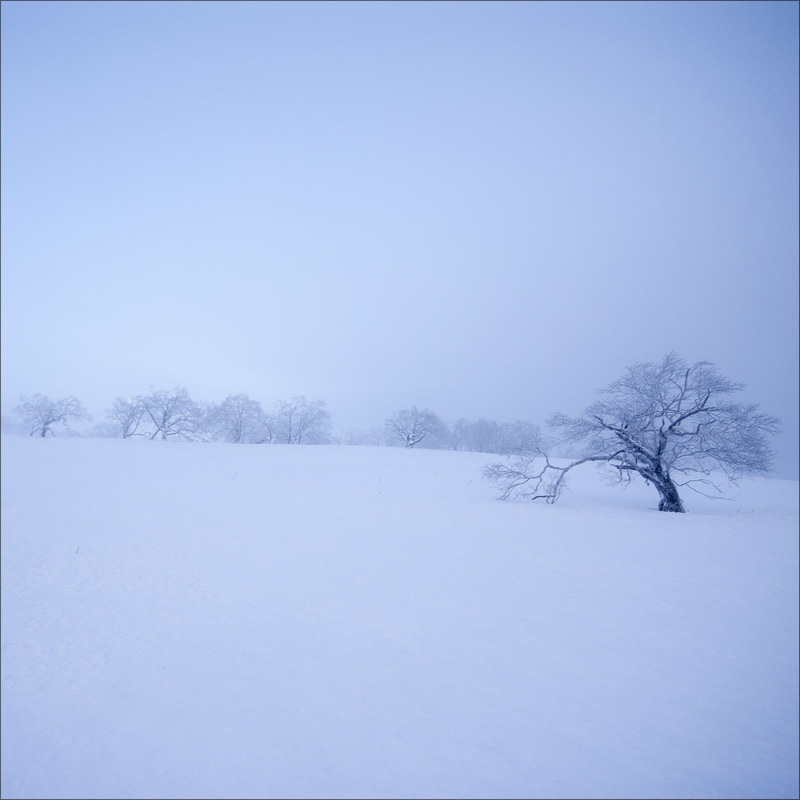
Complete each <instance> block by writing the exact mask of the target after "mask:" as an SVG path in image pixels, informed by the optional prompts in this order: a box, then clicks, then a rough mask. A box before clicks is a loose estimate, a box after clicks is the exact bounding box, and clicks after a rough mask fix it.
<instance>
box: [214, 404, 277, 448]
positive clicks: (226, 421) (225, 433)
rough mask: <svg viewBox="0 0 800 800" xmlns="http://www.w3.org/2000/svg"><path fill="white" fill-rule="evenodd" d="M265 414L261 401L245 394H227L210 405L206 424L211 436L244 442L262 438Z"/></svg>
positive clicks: (239, 442)
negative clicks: (220, 400) (217, 403)
mask: <svg viewBox="0 0 800 800" xmlns="http://www.w3.org/2000/svg"><path fill="white" fill-rule="evenodd" d="M265 419H266V414H265V413H264V409H263V408H261V403H259V402H258V401H257V400H251V399H250V398H249V397H248V396H247V395H246V394H235V395H229V396H228V397H226V398H225V400H224V401H223V402H222V403H220V404H219V405H214V406H211V408H210V409H209V411H208V415H207V422H206V426H207V428H208V430H209V433H210V434H211V435H212V437H214V438H217V439H222V440H223V441H226V442H233V443H236V444H245V443H253V442H259V441H261V440H262V439H263V438H264V422H265Z"/></svg>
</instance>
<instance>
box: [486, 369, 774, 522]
mask: <svg viewBox="0 0 800 800" xmlns="http://www.w3.org/2000/svg"><path fill="white" fill-rule="evenodd" d="M742 388H744V387H743V384H741V383H737V382H735V381H731V380H728V379H727V378H724V377H722V376H721V375H720V374H719V372H718V370H717V368H716V367H714V366H713V365H712V364H711V363H709V362H708V361H699V362H697V363H696V364H693V365H689V364H687V363H686V362H685V361H684V360H683V359H682V358H679V357H678V356H677V355H675V354H674V353H670V354H669V355H667V356H665V357H664V359H663V360H662V361H661V363H660V364H651V363H640V364H635V365H634V366H632V367H629V368H628V371H627V373H626V374H625V375H624V376H623V377H622V378H620V379H619V380H617V381H614V383H612V384H611V385H610V386H609V387H608V388H607V389H605V390H604V391H603V392H602V395H603V399H601V400H598V401H597V402H595V403H594V404H592V405H591V406H589V407H588V408H587V409H586V411H585V412H584V413H583V414H582V415H581V416H579V417H568V416H565V415H563V414H556V415H555V416H553V417H552V418H551V420H550V421H549V423H548V424H549V425H550V426H551V427H552V428H553V430H554V431H556V433H557V435H558V436H557V443H563V444H566V445H580V446H581V448H582V455H581V456H580V457H579V458H577V460H574V461H572V462H571V463H569V464H567V465H566V466H556V465H555V464H553V463H552V462H551V461H550V459H549V457H548V456H547V454H546V453H544V452H543V451H542V450H541V449H540V448H538V447H534V448H533V449H531V450H529V451H527V452H524V453H521V454H519V455H517V456H516V457H515V458H514V459H512V461H511V463H510V464H491V465H489V466H487V467H486V468H485V469H484V476H485V477H486V478H488V479H489V480H491V481H492V482H494V483H495V484H496V485H497V486H498V487H499V488H500V489H501V490H502V493H501V495H500V496H501V497H502V498H504V499H505V498H507V497H510V496H512V495H521V496H524V497H530V498H532V499H534V500H535V499H538V498H542V499H544V500H546V501H547V502H550V503H552V502H555V501H556V500H557V499H558V497H559V495H560V493H561V491H562V489H563V487H564V482H565V480H566V477H567V474H568V473H569V471H570V470H571V469H573V468H574V467H577V466H579V465H580V464H584V463H587V462H599V463H601V464H604V465H608V466H610V467H611V468H612V469H613V471H614V472H613V474H614V475H615V477H616V479H617V480H618V481H629V480H630V479H631V478H632V477H633V476H635V475H639V476H640V477H642V478H644V480H645V481H647V483H648V484H652V485H653V486H654V487H655V489H656V491H657V492H658V495H659V503H658V508H659V510H660V511H676V512H683V511H684V506H683V501H682V499H681V497H680V492H679V489H680V488H681V487H683V486H686V487H688V488H691V489H694V490H695V491H699V492H700V493H702V494H706V495H708V496H720V495H721V491H722V490H721V489H720V488H719V486H717V484H715V483H714V482H713V481H712V478H713V473H714V472H715V471H719V472H720V473H721V474H722V475H724V476H725V477H726V478H727V480H728V481H730V482H731V483H733V484H735V483H737V482H738V480H739V479H740V477H742V476H744V475H751V474H764V473H766V472H768V471H769V469H770V466H771V461H772V453H771V451H770V449H769V447H768V446H767V435H768V434H773V433H775V432H776V431H777V430H778V420H777V419H775V418H774V417H770V416H768V415H766V414H762V413H760V412H759V411H758V406H757V405H752V404H751V405H743V404H740V403H733V402H731V401H730V400H729V399H728V397H729V396H730V395H731V394H733V393H735V392H738V391H740V390H741V389H742Z"/></svg>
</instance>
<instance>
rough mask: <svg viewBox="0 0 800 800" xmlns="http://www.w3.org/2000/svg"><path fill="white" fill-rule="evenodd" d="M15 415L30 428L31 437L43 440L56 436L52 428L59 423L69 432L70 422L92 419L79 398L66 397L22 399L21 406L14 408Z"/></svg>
mask: <svg viewBox="0 0 800 800" xmlns="http://www.w3.org/2000/svg"><path fill="white" fill-rule="evenodd" d="M13 413H14V414H16V415H17V416H19V417H20V418H21V419H22V420H23V422H25V423H27V424H28V425H29V426H30V434H29V435H30V436H35V435H36V434H39V436H41V437H42V438H44V437H45V436H47V434H48V433H49V434H50V435H51V436H55V434H54V433H53V431H52V427H53V425H55V424H56V423H57V422H60V423H61V424H62V425H63V426H64V427H65V428H66V429H67V431H69V424H68V423H69V422H71V421H74V422H80V421H83V420H90V419H91V416H90V415H89V414H88V413H87V411H86V409H85V408H84V407H83V406H82V405H81V403H80V401H79V400H78V399H77V398H75V397H64V398H62V399H61V400H51V399H50V398H49V397H47V396H46V395H43V394H34V395H31V397H20V402H19V405H18V406H16V407H15V408H14V410H13Z"/></svg>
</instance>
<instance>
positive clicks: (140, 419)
mask: <svg viewBox="0 0 800 800" xmlns="http://www.w3.org/2000/svg"><path fill="white" fill-rule="evenodd" d="M146 413H147V411H146V409H145V406H144V403H143V401H142V398H141V397H118V398H117V399H116V400H115V401H114V404H113V405H112V406H111V408H109V409H107V410H106V417H108V419H109V424H107V425H103V426H98V427H99V430H100V431H101V433H105V432H106V431H107V432H108V433H109V434H110V435H112V436H118V437H119V436H121V437H122V438H123V439H128V438H130V437H131V436H144V435H145V429H144V428H145V426H144V417H145V415H146Z"/></svg>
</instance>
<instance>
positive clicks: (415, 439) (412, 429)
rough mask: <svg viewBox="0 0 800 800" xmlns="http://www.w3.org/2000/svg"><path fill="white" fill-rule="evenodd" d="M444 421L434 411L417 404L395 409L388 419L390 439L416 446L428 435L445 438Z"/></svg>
mask: <svg viewBox="0 0 800 800" xmlns="http://www.w3.org/2000/svg"><path fill="white" fill-rule="evenodd" d="M444 430H445V426H444V423H443V422H442V421H441V420H440V419H439V417H437V416H436V414H434V413H433V412H432V411H428V409H427V408H423V409H422V410H421V411H420V409H418V408H417V407H416V406H411V408H406V409H403V410H401V411H395V413H394V414H392V416H390V417H389V418H388V419H387V420H386V432H387V434H388V436H389V438H390V439H394V440H396V441H398V442H400V443H402V444H403V446H404V447H415V446H416V445H418V444H419V443H420V442H422V441H423V439H425V437H427V436H434V437H440V436H441V437H442V438H444Z"/></svg>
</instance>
